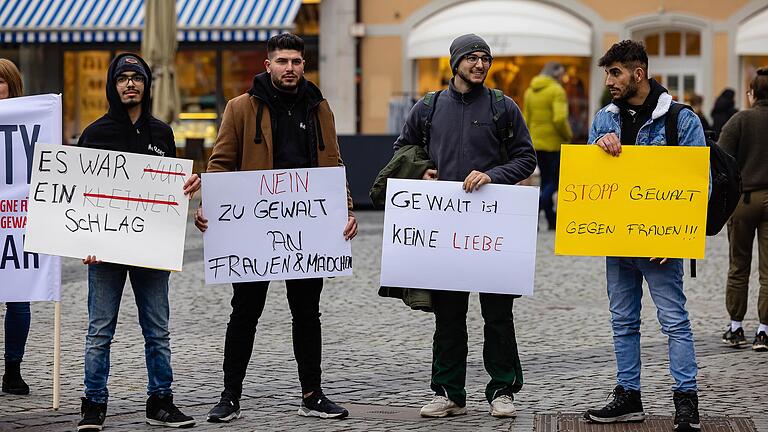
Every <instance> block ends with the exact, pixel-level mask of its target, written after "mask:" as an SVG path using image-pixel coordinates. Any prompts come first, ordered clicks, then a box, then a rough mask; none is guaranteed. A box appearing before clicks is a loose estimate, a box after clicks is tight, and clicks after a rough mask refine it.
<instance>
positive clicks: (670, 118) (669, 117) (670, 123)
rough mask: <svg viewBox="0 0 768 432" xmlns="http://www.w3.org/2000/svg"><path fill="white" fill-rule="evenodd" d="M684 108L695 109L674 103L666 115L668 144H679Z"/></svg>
mask: <svg viewBox="0 0 768 432" xmlns="http://www.w3.org/2000/svg"><path fill="white" fill-rule="evenodd" d="M684 109H689V110H693V108H691V107H690V106H688V105H686V104H681V103H672V104H671V105H669V110H668V111H667V114H666V115H665V116H664V135H666V139H667V145H668V146H676V145H678V144H679V141H680V139H679V138H680V137H679V134H678V131H677V119H678V118H679V117H680V111H682V110H684ZM690 274H691V277H692V278H695V277H696V260H695V259H692V260H691V273H690Z"/></svg>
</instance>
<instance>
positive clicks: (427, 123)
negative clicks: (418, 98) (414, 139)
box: [421, 90, 442, 148]
mask: <svg viewBox="0 0 768 432" xmlns="http://www.w3.org/2000/svg"><path fill="white" fill-rule="evenodd" d="M440 93H442V90H438V91H433V92H429V93H427V94H425V95H424V98H423V99H422V102H423V103H424V105H426V107H427V113H426V116H425V118H424V121H423V122H422V123H421V145H422V146H424V148H428V147H429V139H430V135H429V131H430V129H431V128H432V116H433V115H434V114H435V106H436V105H437V98H439V97H440Z"/></svg>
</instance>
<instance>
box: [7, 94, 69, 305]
mask: <svg viewBox="0 0 768 432" xmlns="http://www.w3.org/2000/svg"><path fill="white" fill-rule="evenodd" d="M61 136H62V132H61V95H53V94H46V95H37V96H26V97H19V98H12V99H3V100H0V253H1V255H0V302H19V301H58V300H59V297H60V295H59V291H60V287H61V259H60V258H59V257H56V256H48V255H42V254H37V253H27V252H24V241H25V240H24V233H25V229H26V227H27V205H28V201H27V197H28V195H29V179H30V175H31V170H32V155H33V153H34V149H35V148H36V147H37V143H40V142H46V143H56V144H59V145H60V144H61Z"/></svg>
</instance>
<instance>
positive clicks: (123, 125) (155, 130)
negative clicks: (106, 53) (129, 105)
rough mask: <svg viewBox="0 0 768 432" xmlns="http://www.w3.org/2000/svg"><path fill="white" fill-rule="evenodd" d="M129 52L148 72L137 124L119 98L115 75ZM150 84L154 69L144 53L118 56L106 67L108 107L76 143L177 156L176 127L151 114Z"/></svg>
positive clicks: (156, 154)
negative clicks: (174, 137) (174, 138)
mask: <svg viewBox="0 0 768 432" xmlns="http://www.w3.org/2000/svg"><path fill="white" fill-rule="evenodd" d="M128 55H130V56H133V57H136V58H137V59H138V60H139V62H141V65H142V66H143V67H144V70H145V71H146V75H147V79H146V81H145V82H144V94H143V95H142V99H141V116H140V117H139V119H138V120H137V121H136V123H135V124H134V123H132V122H131V119H130V117H129V116H128V111H127V110H126V108H125V106H124V105H123V103H122V102H121V101H120V95H119V94H118V92H117V82H116V81H115V77H114V71H115V67H116V65H117V62H118V61H119V59H120V58H122V57H125V56H128ZM151 88H152V72H151V71H150V69H149V66H148V65H147V63H146V62H144V60H143V59H142V58H141V57H139V56H137V55H135V54H130V53H125V54H120V55H118V56H117V57H115V58H114V60H112V63H111V64H110V65H109V69H108V70H107V101H108V102H109V111H107V113H106V114H104V115H103V116H102V117H101V118H100V119H98V120H96V121H95V122H93V123H91V124H90V125H88V127H86V128H85V130H84V131H83V134H82V135H80V139H79V140H78V141H77V145H78V146H81V147H89V148H96V149H102V150H114V151H119V152H127V153H142V154H148V155H153V156H166V157H175V156H176V143H175V142H174V140H173V131H172V130H171V128H170V126H168V125H167V124H165V123H164V122H162V121H160V120H158V119H156V118H154V117H152V114H151V107H152V103H151V98H150V96H151V92H150V90H151Z"/></svg>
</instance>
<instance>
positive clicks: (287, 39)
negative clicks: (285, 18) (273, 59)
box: [267, 33, 304, 57]
mask: <svg viewBox="0 0 768 432" xmlns="http://www.w3.org/2000/svg"><path fill="white" fill-rule="evenodd" d="M277 50H296V51H298V52H300V53H301V56H302V57H303V56H304V40H303V39H301V38H300V37H298V36H296V35H295V34H293V33H281V34H279V35H275V36H272V37H271V38H269V40H268V41H267V52H268V53H269V54H270V56H271V55H272V53H273V52H275V51H277Z"/></svg>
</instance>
